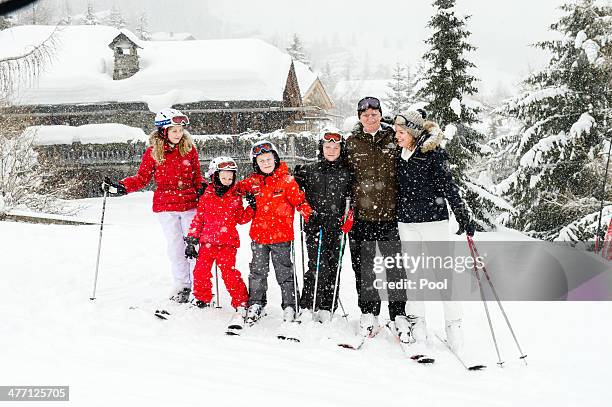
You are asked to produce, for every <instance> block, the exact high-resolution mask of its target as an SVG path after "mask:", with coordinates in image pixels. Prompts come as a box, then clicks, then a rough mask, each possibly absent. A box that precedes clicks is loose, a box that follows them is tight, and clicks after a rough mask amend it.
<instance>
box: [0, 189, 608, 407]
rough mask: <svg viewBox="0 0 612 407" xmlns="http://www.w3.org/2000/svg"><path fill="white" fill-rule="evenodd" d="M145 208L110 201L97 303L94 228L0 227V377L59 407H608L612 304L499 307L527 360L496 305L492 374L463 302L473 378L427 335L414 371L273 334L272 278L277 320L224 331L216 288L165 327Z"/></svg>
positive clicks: (242, 258) (488, 353)
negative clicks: (58, 395) (45, 390)
mask: <svg viewBox="0 0 612 407" xmlns="http://www.w3.org/2000/svg"><path fill="white" fill-rule="evenodd" d="M150 202H151V194H150V193H135V194H132V195H129V196H127V197H122V198H110V199H109V200H108V202H107V208H106V219H105V227H104V236H103V244H102V256H101V262H100V275H99V283H98V292H97V299H96V300H95V301H90V299H89V297H90V295H91V291H92V285H93V275H94V268H95V259H96V248H97V242H98V235H99V226H95V225H94V226H59V225H35V224H20V223H12V222H0V247H1V248H2V250H1V253H2V254H1V256H0V273H1V279H2V284H0V317H1V319H2V324H1V325H0V350H1V351H0V352H1V353H0V355H1V357H0V361H1V368H0V384H3V385H69V386H70V402H69V403H61V402H57V403H55V404H54V405H58V406H60V405H62V404H65V405H71V406H109V405H132V406H141V405H147V406H169V405H179V406H191V405H193V406H196V405H197V406H202V405H213V406H216V405H221V406H226V405H247V404H248V405H251V406H260V405H266V406H277V405H283V406H287V405H291V406H344V405H346V406H368V407H370V406H373V405H381V406H382V405H385V406H387V405H391V406H407V405H413V406H454V407H459V406H470V407H474V406H487V407H489V406H573V405H580V406H605V405H609V404H608V403H609V400H610V399H611V398H612V389H611V388H610V386H609V383H608V382H609V379H606V377H607V373H608V370H609V366H610V362H612V356H611V355H612V352H611V351H610V345H611V341H610V333H611V332H612V328H610V323H609V322H610V316H611V314H612V306H611V305H610V303H609V302H607V303H606V302H599V303H592V302H555V303H550V302H529V303H527V302H520V303H519V302H508V303H505V306H506V310H507V312H508V314H509V317H510V319H511V321H512V322H513V324H514V327H515V330H516V332H517V335H518V337H519V340H520V341H521V345H522V347H523V348H524V350H525V351H526V353H527V354H528V355H529V357H528V360H529V366H527V367H526V366H524V365H523V364H522V363H521V362H520V361H519V360H518V358H517V357H518V352H517V350H516V349H515V346H514V343H513V342H512V340H511V337H510V335H509V334H508V332H507V330H506V329H505V327H504V324H503V320H502V318H501V316H500V315H499V313H498V310H497V308H496V306H495V304H494V303H491V304H490V309H491V310H492V313H493V318H494V323H495V325H496V327H497V328H498V329H497V332H498V339H499V340H500V344H501V351H502V356H503V358H504V360H505V361H506V366H505V367H504V368H503V369H502V368H498V367H496V366H495V362H496V361H497V358H496V355H495V351H494V348H493V345H492V343H491V338H490V334H489V331H488V325H487V322H486V319H485V315H484V311H483V307H482V304H481V303H479V302H473V303H466V304H465V305H464V309H465V319H464V331H465V334H466V341H467V346H466V351H467V352H468V353H469V354H471V355H472V356H476V357H475V359H474V361H477V362H484V363H486V364H487V365H488V366H489V367H488V369H487V370H485V371H481V372H466V371H465V370H463V369H462V368H461V367H460V366H459V364H458V363H457V362H456V361H455V360H454V359H453V357H452V356H451V355H450V354H449V353H447V352H445V350H444V348H443V347H442V346H441V345H440V344H439V343H436V342H432V343H431V344H430V346H431V351H432V352H435V353H436V356H437V362H436V364H435V365H433V366H422V365H417V364H416V363H414V362H412V361H410V360H407V359H405V358H404V357H403V356H402V353H401V350H400V348H399V347H398V346H397V345H396V344H395V342H394V341H393V339H392V338H391V337H390V335H389V334H388V333H387V332H383V333H382V334H381V335H379V336H378V337H376V338H374V339H372V340H371V341H369V342H368V343H366V345H365V346H364V348H363V349H362V350H360V351H351V350H346V349H342V348H340V347H338V346H336V341H337V338H339V337H341V336H343V335H346V334H347V333H348V332H349V329H348V328H347V327H346V325H345V323H344V322H343V321H341V320H338V321H337V324H336V325H335V326H334V328H333V329H332V330H331V331H330V332H331V335H330V336H331V337H332V339H328V337H327V336H328V335H326V332H325V331H324V330H323V329H322V328H320V329H319V328H318V327H314V328H313V327H311V328H309V330H308V331H307V332H305V334H304V337H303V341H302V343H293V342H283V341H279V340H278V339H276V338H275V331H276V326H277V325H278V323H279V318H280V306H279V303H280V292H279V289H278V285H277V284H276V281H275V280H274V277H273V273H271V275H270V284H269V286H270V288H269V293H268V294H269V295H268V298H269V305H268V313H269V314H270V316H268V317H266V318H265V319H263V320H262V321H261V324H260V325H256V326H255V327H253V328H252V329H251V330H249V331H248V332H247V333H246V334H245V335H244V336H242V337H229V336H226V335H224V327H225V325H226V323H227V321H228V320H229V318H230V317H231V310H230V308H229V297H228V295H227V294H226V293H225V292H224V290H223V289H222V290H221V292H222V294H221V303H222V305H223V309H221V310H216V309H209V310H195V309H190V310H187V311H182V310H180V311H177V312H176V313H175V315H173V318H172V319H170V320H168V321H162V320H159V319H157V318H155V317H154V316H153V315H152V312H151V311H152V310H153V309H154V308H155V307H156V305H158V304H159V303H160V302H162V301H163V299H164V298H165V297H166V296H167V294H168V291H169V289H170V286H171V280H170V272H169V270H168V264H167V260H166V256H165V245H164V241H163V236H162V234H161V231H160V230H159V226H158V224H157V220H156V219H155V217H154V215H153V213H152V212H151V210H150V206H151V203H150ZM80 203H86V204H88V205H89V207H88V208H87V209H86V210H85V212H83V213H81V214H80V215H79V216H78V218H80V219H89V220H93V221H99V216H100V211H101V199H89V200H84V201H80ZM240 233H241V237H242V247H241V248H240V250H239V260H238V268H239V269H240V270H241V271H242V273H243V275H244V276H245V277H246V273H247V271H248V263H249V260H250V252H249V244H248V225H247V226H243V227H241V228H240ZM510 233H511V232H502V233H500V234H499V236H497V235H496V234H487V235H484V234H482V235H480V237H479V236H478V235H477V236H476V237H477V240H478V239H479V238H480V239H487V240H490V239H495V238H500V239H502V238H504V239H508V238H509V234H510ZM514 237H516V233H514ZM513 240H514V239H513ZM297 257H298V259H299V257H300V256H299V252H298V255H297ZM344 266H345V267H344V272H343V274H342V292H341V298H342V301H343V303H344V305H345V306H346V308H347V311H348V312H349V314H350V317H349V319H350V322H351V324H352V325H353V328H354V327H355V326H356V322H357V318H358V315H359V313H358V310H357V307H356V294H355V289H354V278H353V275H352V271H351V270H350V261H349V259H348V256H346V257H345V263H344ZM298 270H300V267H299V261H298ZM300 274H301V273H300ZM130 307H132V309H130ZM427 307H428V313H429V315H428V327H429V329H430V331H431V332H440V331H443V326H442V320H441V318H442V316H441V314H442V312H441V306H439V304H433V303H430V304H428V305H427ZM385 308H386V307H384V306H383V310H384V309H385ZM383 312H384V313H386V310H385V311H383ZM333 338H336V339H333ZM7 405H8V404H7Z"/></svg>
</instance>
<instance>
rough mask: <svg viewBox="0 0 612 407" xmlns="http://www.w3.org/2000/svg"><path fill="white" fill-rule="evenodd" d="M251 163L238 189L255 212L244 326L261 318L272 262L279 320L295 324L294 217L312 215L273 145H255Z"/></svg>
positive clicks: (267, 142) (258, 143)
mask: <svg viewBox="0 0 612 407" xmlns="http://www.w3.org/2000/svg"><path fill="white" fill-rule="evenodd" d="M251 159H252V162H253V169H254V172H253V173H252V174H251V175H250V176H249V177H248V178H246V179H244V180H242V181H240V182H239V183H238V188H239V189H240V191H241V193H244V194H246V198H247V201H248V202H249V205H250V206H251V208H252V209H253V210H254V211H255V215H254V217H253V221H252V223H251V230H250V232H249V235H250V236H251V240H252V241H251V249H252V251H253V259H252V261H251V264H250V269H251V272H250V274H249V309H248V311H247V318H246V322H247V323H248V324H252V323H254V322H255V321H256V320H257V319H259V318H260V317H261V316H262V315H263V309H264V307H265V306H266V303H267V299H266V291H267V290H268V280H267V279H268V273H269V271H270V264H269V262H270V257H271V258H272V264H273V265H274V272H275V274H276V281H277V282H278V284H279V285H280V288H281V295H282V308H283V320H284V321H293V320H294V318H295V312H296V305H297V301H298V299H297V298H296V283H297V282H296V281H295V279H294V271H293V263H292V261H291V244H292V242H293V236H294V233H293V215H294V212H295V210H297V211H298V212H299V213H300V214H301V215H302V216H303V217H304V219H305V220H306V222H308V218H309V216H310V214H311V212H312V209H311V208H310V206H309V205H308V203H307V202H306V200H305V197H304V191H302V190H301V189H300V187H299V185H298V184H297V182H296V181H295V178H293V176H291V175H290V174H289V169H288V168H287V164H285V163H284V162H282V161H280V157H279V156H278V152H277V150H276V147H275V146H274V144H272V143H271V142H270V141H267V140H262V141H259V142H257V143H255V144H254V145H253V147H252V148H251Z"/></svg>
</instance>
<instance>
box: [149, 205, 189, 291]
mask: <svg viewBox="0 0 612 407" xmlns="http://www.w3.org/2000/svg"><path fill="white" fill-rule="evenodd" d="M195 214H196V210H195V209H191V210H188V211H184V212H158V213H157V219H158V220H159V223H160V225H161V227H162V231H163V232H164V236H165V237H166V243H167V253H168V259H169V260H170V270H172V277H173V279H174V285H175V288H177V289H179V290H180V289H182V288H191V284H192V281H193V278H192V273H193V266H194V265H195V261H193V260H187V259H186V258H185V242H184V240H183V237H184V236H187V233H188V232H189V227H190V226H191V220H192V219H193V217H194V216H195Z"/></svg>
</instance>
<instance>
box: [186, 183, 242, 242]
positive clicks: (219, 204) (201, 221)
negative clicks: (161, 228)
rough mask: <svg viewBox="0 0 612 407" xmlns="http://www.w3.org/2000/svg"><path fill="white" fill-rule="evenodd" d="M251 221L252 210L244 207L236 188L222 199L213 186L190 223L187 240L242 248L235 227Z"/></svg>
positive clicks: (208, 188) (199, 203)
mask: <svg viewBox="0 0 612 407" xmlns="http://www.w3.org/2000/svg"><path fill="white" fill-rule="evenodd" d="M252 217H253V209H251V207H250V206H247V207H246V208H243V207H242V198H241V197H240V195H238V194H237V193H236V187H235V186H234V187H232V188H230V189H229V190H228V191H227V192H226V193H225V194H224V195H223V196H219V195H217V194H216V193H215V187H214V185H213V184H212V183H211V184H210V185H208V187H207V188H206V191H204V194H203V195H202V197H201V198H200V201H199V202H198V211H197V213H196V215H195V216H194V218H193V220H192V221H191V227H190V228H189V234H188V236H192V237H196V238H198V239H200V244H202V243H212V244H216V245H230V246H233V247H239V246H240V238H239V237H238V231H237V230H236V225H237V224H238V225H242V224H245V223H247V222H249V221H250V220H251V219H252Z"/></svg>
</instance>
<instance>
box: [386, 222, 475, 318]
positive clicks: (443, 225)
mask: <svg viewBox="0 0 612 407" xmlns="http://www.w3.org/2000/svg"><path fill="white" fill-rule="evenodd" d="M398 229H399V235H400V239H401V240H402V242H421V243H422V244H421V247H420V250H419V251H417V253H424V254H425V255H426V256H427V255H428V254H432V255H433V253H431V252H432V251H433V245H432V244H431V243H430V242H436V245H437V247H440V246H439V245H440V242H444V241H447V240H449V230H448V221H447V220H441V221H437V222H422V223H402V222H399V223H398ZM428 243H429V244H428ZM411 247H414V246H413V245H412V244H411ZM442 304H443V307H444V319H445V320H447V321H451V320H455V319H460V318H461V317H462V315H463V310H462V307H461V303H460V302H459V301H442ZM406 315H416V316H419V317H425V302H424V301H422V300H415V299H412V300H411V299H410V298H409V300H408V301H407V303H406Z"/></svg>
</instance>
